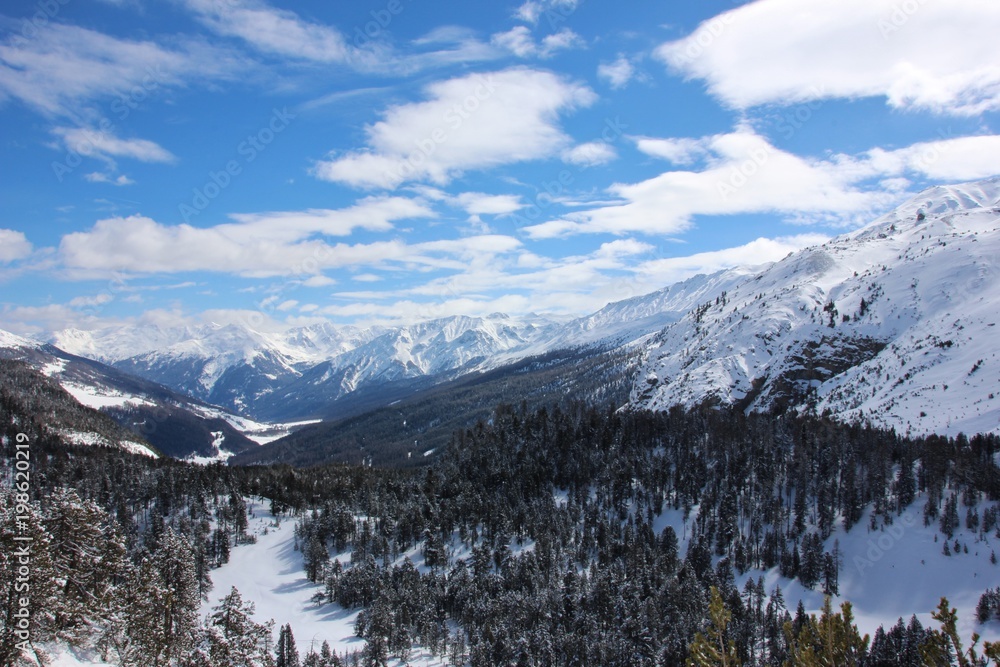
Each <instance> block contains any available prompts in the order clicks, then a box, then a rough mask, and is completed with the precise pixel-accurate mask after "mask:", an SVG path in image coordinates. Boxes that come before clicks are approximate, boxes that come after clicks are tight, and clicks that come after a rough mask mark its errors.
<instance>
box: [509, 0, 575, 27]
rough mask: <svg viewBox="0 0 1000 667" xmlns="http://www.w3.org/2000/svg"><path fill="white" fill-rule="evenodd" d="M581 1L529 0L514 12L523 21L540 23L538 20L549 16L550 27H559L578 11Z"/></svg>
mask: <svg viewBox="0 0 1000 667" xmlns="http://www.w3.org/2000/svg"><path fill="white" fill-rule="evenodd" d="M580 2H581V0H527V2H525V3H524V4H522V5H520V6H519V7H518V8H517V10H516V11H515V12H514V16H515V17H516V18H518V19H520V20H521V21H524V22H526V23H531V24H532V25H534V24H536V23H538V19H540V18H541V17H542V16H547V18H548V22H549V24H550V25H553V26H555V25H558V24H559V23H562V22H563V21H565V20H566V18H567V17H569V15H570V14H572V13H573V12H575V11H576V8H577V6H578V5H579V4H580Z"/></svg>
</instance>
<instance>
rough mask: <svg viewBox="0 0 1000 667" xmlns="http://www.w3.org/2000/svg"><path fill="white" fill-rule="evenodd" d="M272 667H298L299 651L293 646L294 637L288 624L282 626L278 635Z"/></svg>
mask: <svg viewBox="0 0 1000 667" xmlns="http://www.w3.org/2000/svg"><path fill="white" fill-rule="evenodd" d="M274 667H299V650H298V648H296V646H295V637H294V635H292V626H291V625H289V624H286V625H284V626H282V628H281V631H280V632H279V633H278V647H277V650H276V651H275V660H274Z"/></svg>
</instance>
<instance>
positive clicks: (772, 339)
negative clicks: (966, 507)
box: [632, 179, 1000, 435]
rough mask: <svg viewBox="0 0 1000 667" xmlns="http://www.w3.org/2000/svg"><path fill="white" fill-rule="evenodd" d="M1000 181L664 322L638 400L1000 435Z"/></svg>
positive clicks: (909, 211)
mask: <svg viewBox="0 0 1000 667" xmlns="http://www.w3.org/2000/svg"><path fill="white" fill-rule="evenodd" d="M998 278H1000V179H991V180H987V181H982V182H978V183H972V184H966V185H962V186H951V187H939V188H932V189H930V190H928V191H926V192H924V193H922V194H921V195H920V196H918V197H917V198H915V199H914V200H912V201H910V202H908V203H907V204H904V205H903V206H901V207H900V208H899V209H897V210H896V211H894V212H892V213H889V214H888V215H885V216H883V217H881V218H879V219H878V220H876V221H875V222H874V223H872V224H871V225H869V226H868V227H866V228H864V229H862V230H859V231H856V232H853V233H851V234H847V235H844V236H841V237H838V238H836V239H833V240H832V241H830V242H828V243H826V244H824V245H821V246H816V247H813V248H807V249H804V250H802V251H799V252H797V253H794V254H793V255H790V256H789V257H787V258H785V259H784V260H782V261H780V262H778V263H776V264H774V265H772V266H770V267H768V268H766V269H765V270H763V271H760V272H758V273H757V274H756V275H753V276H748V277H746V278H745V279H743V280H742V281H741V282H739V283H738V284H737V285H735V286H733V287H732V288H730V289H728V290H727V291H726V293H725V294H724V295H720V296H719V297H718V298H716V299H714V300H707V301H705V302H704V303H703V304H701V305H700V306H698V307H697V308H695V309H693V310H692V311H690V312H689V313H687V314H686V315H685V316H684V317H683V318H682V319H681V320H680V321H678V322H677V323H675V324H673V325H670V326H668V327H667V328H665V329H664V330H663V331H662V332H661V333H660V334H659V335H658V336H657V337H656V338H655V339H654V342H653V343H652V345H651V348H650V351H649V362H648V364H647V366H646V368H645V369H644V372H643V373H642V374H641V375H640V377H639V379H638V380H637V384H636V387H635V388H634V390H633V395H632V403H633V404H634V405H636V406H641V407H646V408H652V409H665V408H668V407H670V406H671V405H675V404H682V405H688V406H690V405H694V404H698V403H701V402H702V401H704V400H706V399H708V400H714V401H719V402H722V403H727V404H737V405H742V406H745V407H747V408H750V409H759V410H770V409H774V408H779V409H781V408H784V407H787V406H789V405H791V406H795V407H798V408H800V409H809V410H814V411H817V412H823V411H826V410H829V411H830V412H831V413H832V414H834V415H836V416H838V417H840V418H842V419H845V420H848V421H864V422H870V423H872V424H875V425H879V426H884V427H892V428H895V429H897V430H898V431H900V432H912V433H915V434H923V433H930V432H936V433H943V434H951V435H954V434H957V433H959V432H965V433H978V432H994V433H995V432H1000V399H997V398H995V397H994V396H995V394H994V392H996V391H997V388H998V387H1000V358H998V357H997V352H996V346H995V342H994V341H995V340H996V336H997V333H996V331H997V330H996V326H997V322H998V320H1000V289H998V283H997V280H998Z"/></svg>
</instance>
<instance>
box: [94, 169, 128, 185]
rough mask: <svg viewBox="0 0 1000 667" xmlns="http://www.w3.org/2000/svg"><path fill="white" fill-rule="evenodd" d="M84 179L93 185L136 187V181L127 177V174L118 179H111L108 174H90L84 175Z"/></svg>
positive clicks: (96, 172)
mask: <svg viewBox="0 0 1000 667" xmlns="http://www.w3.org/2000/svg"><path fill="white" fill-rule="evenodd" d="M83 177H84V179H86V180H88V181H90V182H91V183H108V184H109V185H118V186H122V185H135V181H133V180H132V179H131V178H129V177H128V176H126V175H125V174H119V175H118V176H117V177H114V178H113V177H111V176H109V175H108V174H102V173H101V172H99V171H95V172H91V173H89V174H84V175H83Z"/></svg>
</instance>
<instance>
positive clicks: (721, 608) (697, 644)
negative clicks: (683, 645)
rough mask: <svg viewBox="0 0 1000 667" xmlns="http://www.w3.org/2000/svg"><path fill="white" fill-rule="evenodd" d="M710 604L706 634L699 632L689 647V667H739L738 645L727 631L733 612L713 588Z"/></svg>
mask: <svg viewBox="0 0 1000 667" xmlns="http://www.w3.org/2000/svg"><path fill="white" fill-rule="evenodd" d="M710 595H711V600H710V602H709V604H708V618H709V625H708V628H706V630H705V634H703V633H701V632H699V633H697V634H696V635H695V636H694V641H692V642H691V646H690V647H689V652H690V657H688V661H687V664H688V667H716V666H721V667H739V665H740V658H739V656H738V655H737V653H736V645H735V643H734V642H733V641H732V639H729V638H728V635H727V633H726V629H727V628H728V627H729V623H730V621H731V620H732V617H733V616H732V612H730V611H729V609H727V608H726V605H725V603H724V602H723V601H722V595H720V594H719V589H718V588H716V587H715V586H712V587H711V589H710Z"/></svg>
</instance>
